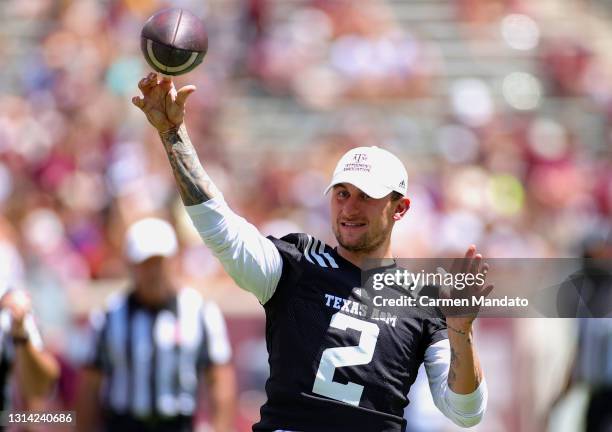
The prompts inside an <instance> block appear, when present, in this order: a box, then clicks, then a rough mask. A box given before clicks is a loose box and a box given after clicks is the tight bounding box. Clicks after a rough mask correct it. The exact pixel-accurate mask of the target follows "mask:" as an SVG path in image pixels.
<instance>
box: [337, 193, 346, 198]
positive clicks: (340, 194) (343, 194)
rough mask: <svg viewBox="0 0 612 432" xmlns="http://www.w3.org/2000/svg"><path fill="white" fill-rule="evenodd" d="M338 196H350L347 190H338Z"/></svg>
mask: <svg viewBox="0 0 612 432" xmlns="http://www.w3.org/2000/svg"><path fill="white" fill-rule="evenodd" d="M338 198H348V192H347V191H338Z"/></svg>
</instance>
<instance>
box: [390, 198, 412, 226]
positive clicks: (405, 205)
mask: <svg viewBox="0 0 612 432" xmlns="http://www.w3.org/2000/svg"><path fill="white" fill-rule="evenodd" d="M409 208H410V200H409V199H408V198H406V197H402V198H400V199H399V200H397V204H396V206H395V212H394V213H393V220H394V221H396V222H397V221H398V220H400V219H401V218H403V217H404V215H405V214H406V212H407V211H408V209H409Z"/></svg>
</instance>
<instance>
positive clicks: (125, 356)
mask: <svg viewBox="0 0 612 432" xmlns="http://www.w3.org/2000/svg"><path fill="white" fill-rule="evenodd" d="M176 251H177V240H176V236H175V233H174V230H173V228H172V227H171V226H170V224H168V223H167V222H165V221H163V220H161V219H155V218H146V219H142V220H140V221H138V222H136V223H134V224H133V225H131V226H130V227H129V228H128V230H127V234H126V242H125V256H126V259H127V261H129V263H130V265H131V270H132V287H131V289H130V290H129V291H128V292H127V293H126V294H119V295H115V296H114V297H113V298H112V299H111V300H110V301H109V302H108V305H107V308H106V310H105V312H104V313H103V314H102V313H100V314H92V317H91V325H92V328H93V330H94V338H93V341H92V342H93V343H92V348H91V351H90V355H89V358H88V360H87V362H86V367H85V370H84V371H83V374H82V379H81V385H80V396H79V399H78V402H77V423H78V430H80V431H87V432H92V431H96V430H100V429H99V428H98V426H99V425H100V424H102V425H103V427H102V428H101V430H103V431H113V432H123V431H125V432H128V431H129V432H132V431H139V432H170V431H172V432H187V431H192V430H194V426H193V420H194V416H195V414H196V412H197V410H198V404H199V398H198V395H199V393H200V392H199V387H200V385H201V384H202V383H203V382H207V383H208V394H209V399H210V400H211V403H212V410H211V411H212V423H213V427H214V430H215V431H217V432H222V431H228V430H231V429H232V422H233V408H234V401H235V378H234V372H233V368H232V367H231V366H230V364H229V361H230V356H231V352H230V346H229V342H228V338H227V333H226V328H225V322H224V320H223V317H222V315H221V312H220V311H219V309H218V307H217V306H216V305H215V304H214V303H212V302H206V301H204V300H203V299H202V298H201V297H200V295H199V294H198V293H197V292H196V291H195V290H193V289H190V288H180V287H179V286H178V284H177V282H176V281H175V280H174V278H173V273H172V268H171V264H172V262H171V259H170V258H171V257H172V256H173V255H175V253H176ZM100 408H101V409H100Z"/></svg>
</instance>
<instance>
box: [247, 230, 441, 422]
mask: <svg viewBox="0 0 612 432" xmlns="http://www.w3.org/2000/svg"><path fill="white" fill-rule="evenodd" d="M270 240H271V241H272V242H273V243H274V245H275V246H276V247H277V249H278V251H279V252H280V254H281V256H282V259H283V272H282V276H281V279H280V281H279V283H278V285H277V287H276V290H275V292H274V295H273V296H272V297H271V298H270V300H268V301H267V302H266V303H265V305H264V308H265V313H266V342H267V348H268V353H269V356H270V357H269V363H270V377H269V379H268V381H267V383H266V393H267V397H268V400H267V402H266V403H265V405H264V406H263V407H262V408H261V420H260V422H259V423H257V424H255V425H254V426H253V430H254V431H274V430H277V429H287V430H294V431H304V432H308V431H316V432H325V431H330V432H331V431H333V432H342V431H351V432H354V431H357V430H359V431H364V430H367V431H376V432H391V431H394V432H395V431H404V430H405V427H406V425H405V420H404V419H403V418H402V414H403V411H404V408H405V407H406V405H407V404H408V399H407V397H406V395H407V394H408V391H409V389H410V386H411V385H412V383H413V382H414V380H415V378H416V374H417V371H418V369H419V366H420V365H421V363H422V362H423V359H424V355H425V350H426V349H427V347H428V346H429V345H431V344H432V343H435V342H437V341H439V340H442V339H445V338H447V337H448V336H447V333H446V324H445V322H444V320H443V319H439V318H438V319H436V318H431V317H426V316H424V314H423V313H422V312H419V311H417V310H416V309H415V308H409V307H401V308H398V307H394V308H386V307H376V306H374V304H373V302H372V298H373V297H374V296H375V295H377V294H378V293H376V292H372V290H370V289H366V288H363V287H361V276H362V275H361V270H360V269H359V268H358V267H357V266H355V265H353V264H352V263H350V262H349V261H347V260H345V259H344V258H342V257H341V256H340V255H338V253H337V252H336V250H335V249H332V248H330V247H329V246H327V245H325V244H323V243H322V242H320V241H318V240H316V239H314V238H312V237H311V236H308V235H306V234H290V235H287V236H285V237H283V238H282V239H280V240H279V239H275V238H270ZM398 289H399V288H398ZM400 294H405V292H403V293H400V292H398V293H397V295H398V296H399V295H400ZM386 295H387V296H388V295H389V293H386ZM391 295H393V293H391Z"/></svg>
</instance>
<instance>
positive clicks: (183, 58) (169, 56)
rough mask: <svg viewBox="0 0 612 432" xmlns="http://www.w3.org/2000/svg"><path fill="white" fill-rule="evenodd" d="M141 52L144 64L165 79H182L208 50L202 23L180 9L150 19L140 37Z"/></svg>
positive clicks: (160, 13)
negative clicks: (145, 62) (170, 77)
mask: <svg viewBox="0 0 612 432" xmlns="http://www.w3.org/2000/svg"><path fill="white" fill-rule="evenodd" d="M140 48H141V50H142V53H143V55H144V57H145V59H146V60H147V63H149V65H150V66H151V67H152V68H153V69H154V70H156V71H157V72H160V73H162V74H164V75H182V74H185V73H187V72H189V71H192V70H193V69H194V68H195V67H196V66H198V65H199V64H200V63H202V60H203V59H204V56H205V55H206V51H207V50H208V34H207V33H206V29H205V28H204V23H203V22H202V20H200V19H199V18H198V17H197V16H195V15H194V14H193V13H191V12H189V11H187V10H185V9H180V8H172V9H164V10H161V11H159V12H157V13H155V14H154V15H153V16H151V17H150V18H149V19H148V20H147V22H146V23H145V25H144V26H143V28H142V32H141V33H140Z"/></svg>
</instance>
